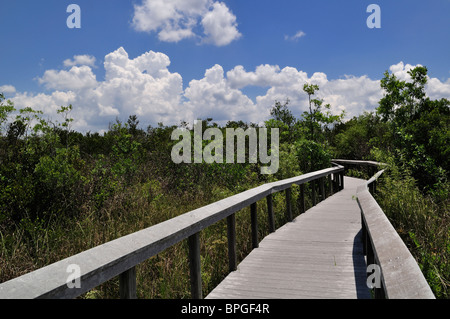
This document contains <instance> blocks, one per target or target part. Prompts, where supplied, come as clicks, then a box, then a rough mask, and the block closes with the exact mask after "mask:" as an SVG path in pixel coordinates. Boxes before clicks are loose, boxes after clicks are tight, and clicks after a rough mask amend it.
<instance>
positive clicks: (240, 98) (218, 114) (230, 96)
mask: <svg viewBox="0 0 450 319" xmlns="http://www.w3.org/2000/svg"><path fill="white" fill-rule="evenodd" d="M184 96H185V98H186V99H188V102H186V103H185V105H186V107H187V108H188V109H189V110H190V113H191V114H193V116H195V119H197V118H207V117H212V118H214V120H216V121H218V122H221V121H222V122H226V121H228V120H238V119H242V120H244V121H245V120H253V119H254V118H255V117H257V116H258V113H257V111H258V110H257V108H256V106H255V105H254V104H253V102H252V101H251V99H250V98H249V97H248V96H246V95H245V94H243V93H242V92H241V91H240V90H238V89H234V88H232V87H231V86H230V84H229V82H228V81H227V79H226V78H225V77H224V70H223V68H222V67H221V66H220V65H217V64H216V65H215V66H213V67H212V68H210V69H208V70H206V72H205V76H204V78H203V79H200V80H192V81H191V82H190V83H189V87H187V88H186V90H185V94H184Z"/></svg>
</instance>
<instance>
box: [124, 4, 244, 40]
mask: <svg viewBox="0 0 450 319" xmlns="http://www.w3.org/2000/svg"><path fill="white" fill-rule="evenodd" d="M132 24H133V27H134V28H135V30H137V31H143V32H156V33H157V34H158V38H159V40H161V41H165V42H178V41H181V40H183V39H187V38H200V39H202V42H206V43H212V44H215V45H217V46H223V45H227V44H229V43H231V42H232V41H234V40H237V39H238V38H239V37H240V36H241V34H240V33H239V31H238V30H237V23H236V16H235V15H233V13H231V11H230V10H229V8H228V7H227V6H226V5H225V4H224V3H222V2H216V1H213V0H143V1H142V4H137V5H134V16H133V22H132ZM199 26H202V27H203V34H198V31H197V29H198V28H199Z"/></svg>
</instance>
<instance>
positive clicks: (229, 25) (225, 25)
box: [202, 2, 241, 46]
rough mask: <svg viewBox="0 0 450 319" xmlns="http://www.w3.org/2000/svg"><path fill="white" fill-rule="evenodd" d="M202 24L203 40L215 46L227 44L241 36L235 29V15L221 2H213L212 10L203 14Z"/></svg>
mask: <svg viewBox="0 0 450 319" xmlns="http://www.w3.org/2000/svg"><path fill="white" fill-rule="evenodd" d="M202 26H203V28H204V30H205V35H206V40H205V41H206V42H211V43H214V44H215V45H217V46H224V45H228V44H230V43H231V42H232V41H234V40H236V39H239V38H240V37H241V34H240V33H239V31H238V29H237V23H236V16H235V15H233V14H232V13H231V12H230V10H229V9H228V7H227V6H226V5H225V4H224V3H221V2H215V3H214V4H213V5H212V10H210V11H208V12H207V13H206V14H205V15H204V17H203V19H202Z"/></svg>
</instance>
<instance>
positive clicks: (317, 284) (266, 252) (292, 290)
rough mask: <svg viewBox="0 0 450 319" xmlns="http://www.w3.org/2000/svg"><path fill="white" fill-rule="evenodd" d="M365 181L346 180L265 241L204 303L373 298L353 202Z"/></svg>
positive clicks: (358, 222) (359, 226) (356, 210)
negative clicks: (214, 301)
mask: <svg viewBox="0 0 450 319" xmlns="http://www.w3.org/2000/svg"><path fill="white" fill-rule="evenodd" d="M364 182H365V181H364V180H361V179H356V178H351V177H345V183H344V184H345V188H344V190H342V191H340V192H338V193H336V194H334V195H333V196H331V197H329V198H327V199H326V200H325V201H322V202H321V203H319V204H318V205H316V206H314V207H312V208H311V209H309V210H308V211H306V212H305V213H304V214H302V215H300V216H298V217H297V218H296V219H294V221H293V222H291V223H288V224H286V225H284V226H283V227H280V228H279V229H277V231H276V232H274V233H272V234H270V235H268V236H267V237H266V238H264V239H263V240H262V241H261V242H260V244H259V248H257V249H254V250H253V251H252V252H251V253H250V254H249V255H248V256H247V257H246V258H245V259H244V260H243V261H242V262H241V263H240V264H239V265H238V269H237V270H236V271H234V272H232V273H230V274H229V275H228V276H227V277H226V278H225V279H224V280H223V281H222V282H221V283H220V284H219V285H218V286H217V287H216V288H215V289H214V290H213V291H212V292H211V293H210V294H209V295H208V296H207V297H206V298H207V299H234V298H236V299H253V298H254V299H260V298H274V299H303V298H333V299H335V298H346V299H352V298H371V295H370V292H369V289H368V288H367V286H366V263H365V258H364V255H363V246H362V236H361V213H360V209H359V207H358V204H357V202H356V200H355V199H354V197H353V196H354V195H355V194H356V188H357V186H359V185H361V184H362V183H364Z"/></svg>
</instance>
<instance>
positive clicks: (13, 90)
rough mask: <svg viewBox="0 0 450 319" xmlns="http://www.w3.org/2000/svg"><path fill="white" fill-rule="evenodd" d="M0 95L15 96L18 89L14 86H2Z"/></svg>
mask: <svg viewBox="0 0 450 319" xmlns="http://www.w3.org/2000/svg"><path fill="white" fill-rule="evenodd" d="M0 93H4V94H14V93H16V88H15V87H14V86H12V85H2V86H0Z"/></svg>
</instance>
